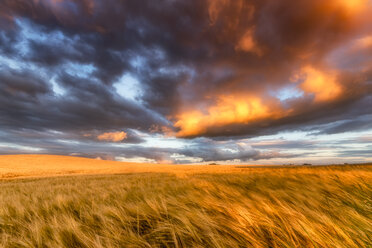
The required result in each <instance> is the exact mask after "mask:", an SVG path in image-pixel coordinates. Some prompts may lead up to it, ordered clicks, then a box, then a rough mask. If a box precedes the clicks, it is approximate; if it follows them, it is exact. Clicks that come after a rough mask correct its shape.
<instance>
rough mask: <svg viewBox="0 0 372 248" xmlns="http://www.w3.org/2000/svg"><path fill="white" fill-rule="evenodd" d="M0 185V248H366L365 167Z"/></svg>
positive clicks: (371, 201) (371, 215)
mask: <svg viewBox="0 0 372 248" xmlns="http://www.w3.org/2000/svg"><path fill="white" fill-rule="evenodd" d="M241 171H242V172H241V173H219V174H216V173H214V174H213V173H203V174H185V175H183V176H182V177H180V176H179V175H178V176H177V175H176V174H166V173H162V174H161V173H144V174H126V175H96V176H68V177H55V178H43V179H16V180H3V181H0V247H53V248H54V247H332V248H334V247H372V245H371V244H372V223H371V220H372V168H371V166H355V167H353V166H347V167H321V168H283V169H242V170H241Z"/></svg>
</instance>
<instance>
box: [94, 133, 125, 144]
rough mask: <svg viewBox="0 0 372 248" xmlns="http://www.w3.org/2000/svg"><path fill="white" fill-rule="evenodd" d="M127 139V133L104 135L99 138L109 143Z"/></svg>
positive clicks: (98, 137)
mask: <svg viewBox="0 0 372 248" xmlns="http://www.w3.org/2000/svg"><path fill="white" fill-rule="evenodd" d="M126 138H127V133H125V132H111V133H103V134H100V135H98V136H97V139H98V140H101V141H109V142H120V141H123V140H124V139H126Z"/></svg>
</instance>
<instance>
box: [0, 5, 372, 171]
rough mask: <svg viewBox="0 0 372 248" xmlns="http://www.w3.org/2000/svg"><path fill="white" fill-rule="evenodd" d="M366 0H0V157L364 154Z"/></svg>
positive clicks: (370, 40)
mask: <svg viewBox="0 0 372 248" xmlns="http://www.w3.org/2000/svg"><path fill="white" fill-rule="evenodd" d="M371 23H372V1H371V0H327V1H324V0H298V1H293V0H187V1H185V0H159V1H150V0H0V154H58V155H73V156H83V157H90V158H99V159H110V160H118V161H130V162H150V163H176V164H180V163H205V164H209V163H218V164H292V163H293V164H303V163H312V164H329V163H364V162H368V161H372V25H371Z"/></svg>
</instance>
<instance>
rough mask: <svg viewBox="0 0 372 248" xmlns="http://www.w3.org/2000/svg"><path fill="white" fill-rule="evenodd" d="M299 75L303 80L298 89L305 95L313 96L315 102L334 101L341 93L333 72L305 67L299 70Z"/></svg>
mask: <svg viewBox="0 0 372 248" xmlns="http://www.w3.org/2000/svg"><path fill="white" fill-rule="evenodd" d="M301 74H302V76H303V77H304V78H305V80H304V81H303V83H301V85H300V87H301V89H302V90H303V91H305V93H309V94H314V101H315V102H325V101H330V100H334V99H336V98H337V97H339V96H340V94H341V93H342V87H341V85H340V84H339V83H338V82H337V78H336V75H335V73H334V72H323V71H320V70H317V69H315V68H313V67H311V66H306V67H304V68H303V69H302V70H301Z"/></svg>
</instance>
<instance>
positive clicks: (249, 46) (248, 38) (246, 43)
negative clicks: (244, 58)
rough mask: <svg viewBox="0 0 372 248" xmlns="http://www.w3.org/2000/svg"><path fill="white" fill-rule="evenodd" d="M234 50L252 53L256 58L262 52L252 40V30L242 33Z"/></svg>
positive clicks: (253, 39)
mask: <svg viewBox="0 0 372 248" xmlns="http://www.w3.org/2000/svg"><path fill="white" fill-rule="evenodd" d="M235 49H236V50H240V51H244V52H252V53H255V54H257V55H258V56H261V55H262V50H261V49H260V48H259V46H258V44H257V41H256V40H255V38H254V28H250V29H248V30H247V31H246V32H245V33H244V35H243V36H242V38H241V39H240V40H239V42H238V44H237V45H236V46H235Z"/></svg>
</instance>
